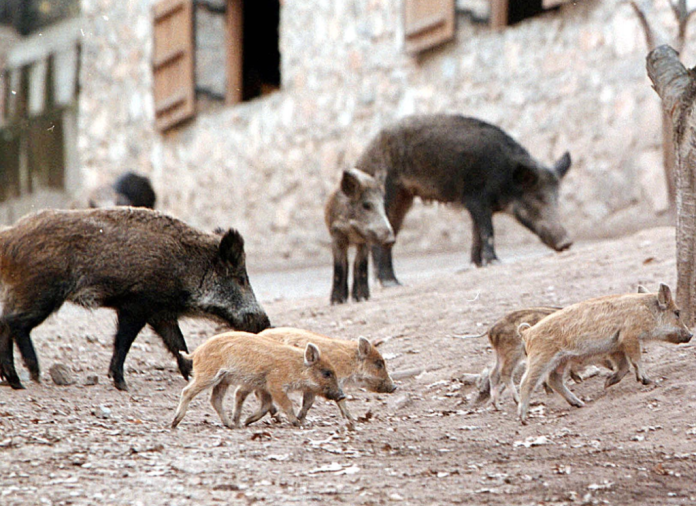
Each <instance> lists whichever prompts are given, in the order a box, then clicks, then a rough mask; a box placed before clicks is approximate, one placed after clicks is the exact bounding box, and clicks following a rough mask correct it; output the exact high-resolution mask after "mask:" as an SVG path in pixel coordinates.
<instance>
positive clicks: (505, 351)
mask: <svg viewBox="0 0 696 506" xmlns="http://www.w3.org/2000/svg"><path fill="white" fill-rule="evenodd" d="M559 309H561V308H559V307H549V306H540V307H530V308H526V309H520V310H517V311H513V312H511V313H508V314H506V315H505V316H503V317H502V318H500V319H499V320H498V321H496V322H495V323H494V324H493V325H492V326H491V327H490V329H488V332H487V334H488V340H489V341H490V343H491V346H492V347H493V352H494V353H495V365H494V366H493V368H492V369H491V370H490V371H489V372H488V373H487V374H482V377H481V384H480V385H479V398H478V402H483V401H485V400H487V399H488V397H489V396H490V399H491V402H492V403H493V406H494V407H495V408H496V409H498V408H499V404H498V401H499V396H500V394H501V393H502V392H503V390H505V387H506V386H507V387H509V389H510V392H511V393H512V397H513V399H514V400H515V402H519V396H518V394H517V387H515V383H514V381H513V376H514V373H515V370H516V369H517V368H518V367H519V366H520V365H522V363H523V362H524V358H525V354H524V344H523V343H522V338H521V337H520V334H519V333H518V331H517V329H518V327H519V326H520V325H522V324H523V323H527V324H529V325H535V324H536V323H537V322H538V321H539V320H541V319H542V318H544V317H546V316H548V315H550V314H551V313H555V312H556V311H558V310H559Z"/></svg>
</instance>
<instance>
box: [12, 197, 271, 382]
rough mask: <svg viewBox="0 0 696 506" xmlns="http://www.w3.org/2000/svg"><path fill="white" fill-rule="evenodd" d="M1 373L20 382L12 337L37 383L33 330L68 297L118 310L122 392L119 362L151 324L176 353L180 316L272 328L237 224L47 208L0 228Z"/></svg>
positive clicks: (115, 372)
mask: <svg viewBox="0 0 696 506" xmlns="http://www.w3.org/2000/svg"><path fill="white" fill-rule="evenodd" d="M0 285H1V286H2V290H1V291H0V301H1V302H2V315H1V316H0V378H6V379H7V381H8V382H9V383H10V385H11V386H12V387H13V388H23V387H22V384H21V383H20V381H19V378H18V377H17V373H16V371H15V367H14V360H13V351H12V342H13V341H14V342H15V343H16V344H17V346H18V348H19V351H20V352H21V354H22V357H23V359H24V362H25V364H26V366H27V368H28V369H29V372H30V373H31V377H32V379H33V380H35V381H39V364H38V360H37V358H36V352H35V351H34V347H33V345H32V342H31V339H30V337H29V333H30V332H31V330H32V329H33V328H34V327H36V326H37V325H39V324H40V323H41V322H43V321H44V320H45V319H46V318H47V317H48V316H49V315H50V314H51V313H53V312H54V311H57V310H58V309H59V308H60V307H61V305H62V304H63V302H65V301H69V302H74V303H76V304H79V305H81V306H84V307H87V308H98V307H108V308H113V309H115V310H116V314H117V316H118V329H117V332H116V336H115V339H114V353H113V356H112V358H111V364H110V366H109V375H110V376H111V377H112V378H113V381H114V385H115V386H116V388H118V389H120V390H126V388H127V386H126V382H125V380H124V379H123V363H124V361H125V358H126V354H127V353H128V350H129V349H130V347H131V344H132V343H133V341H134V340H135V338H136V336H137V335H138V333H139V332H140V330H141V329H142V328H143V327H144V326H145V325H150V326H151V327H152V328H153V329H154V331H155V332H156V333H157V334H158V335H159V336H160V337H161V338H162V340H163V341H164V344H165V345H166V347H167V349H168V350H169V351H170V352H171V353H172V354H173V355H174V356H175V357H176V360H177V363H178V366H179V370H180V371H181V374H182V375H183V376H184V377H185V378H188V375H189V372H190V364H188V363H187V362H186V361H185V360H184V359H183V358H182V357H181V356H180V355H179V352H180V351H186V343H185V341H184V337H183V335H182V333H181V329H180V328H179V324H178V322H177V320H178V318H179V317H181V316H202V317H209V318H215V319H218V320H220V321H222V322H224V323H227V324H229V325H230V326H232V327H233V328H235V329H240V330H247V331H251V332H258V331H261V330H263V329H265V328H266V327H269V326H270V322H269V320H268V316H267V315H266V313H265V312H264V310H263V309H262V307H261V306H260V305H259V303H258V302H257V300H256V297H255V296H254V291H253V290H252V288H251V286H250V285H249V278H248V276H247V272H246V264H245V256H244V240H243V239H242V236H241V235H240V234H239V232H237V231H236V230H229V231H227V232H226V233H224V234H218V235H216V234H209V233H205V232H201V231H199V230H196V229H194V228H192V227H190V226H188V225H186V224H185V223H183V222H182V221H179V220H177V219H175V218H172V217H170V216H167V215H165V214H162V213H159V212H157V211H151V210H149V209H141V208H137V209H136V208H132V207H122V208H110V209H88V210H77V211H57V210H47V211H41V212H39V213H36V214H33V215H30V216H27V217H24V218H22V219H21V220H20V221H18V222H17V224H16V225H14V226H13V227H9V228H7V229H5V230H2V231H0Z"/></svg>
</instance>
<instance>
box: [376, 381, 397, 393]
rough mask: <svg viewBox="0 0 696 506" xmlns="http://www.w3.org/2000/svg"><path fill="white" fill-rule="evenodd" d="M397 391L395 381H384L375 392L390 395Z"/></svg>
mask: <svg viewBox="0 0 696 506" xmlns="http://www.w3.org/2000/svg"><path fill="white" fill-rule="evenodd" d="M395 390H396V385H395V384H394V382H393V381H391V380H389V381H383V382H381V383H380V384H379V385H378V386H377V388H375V392H377V393H379V394H390V393H392V392H394V391H395Z"/></svg>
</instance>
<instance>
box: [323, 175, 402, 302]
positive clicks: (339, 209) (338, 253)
mask: <svg viewBox="0 0 696 506" xmlns="http://www.w3.org/2000/svg"><path fill="white" fill-rule="evenodd" d="M324 216H325V219H326V226H327V227H328V229H329V233H330V234H331V241H332V242H331V249H332V251H333V260H334V275H333V287H332V289H331V303H332V304H341V303H343V302H345V301H346V300H347V299H348V249H349V247H350V246H351V245H354V246H355V247H356V253H355V260H354V263H353V291H352V295H353V300H355V301H360V300H367V299H369V298H370V287H369V282H368V268H367V267H368V266H367V264H368V257H369V251H370V250H369V246H370V245H372V244H389V243H391V242H394V233H393V231H392V228H391V225H390V224H389V220H387V215H386V214H385V212H384V193H383V192H382V188H381V186H380V184H379V183H378V182H377V180H376V179H375V178H373V177H372V176H370V175H368V174H365V173H364V172H361V171H359V170H356V169H351V170H347V171H344V172H343V177H342V178H341V184H340V186H339V188H338V189H336V190H335V191H334V192H333V193H332V194H331V195H330V196H329V199H328V200H327V202H326V207H325V209H324Z"/></svg>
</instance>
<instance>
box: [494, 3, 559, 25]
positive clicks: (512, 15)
mask: <svg viewBox="0 0 696 506" xmlns="http://www.w3.org/2000/svg"><path fill="white" fill-rule="evenodd" d="M569 1H570V0H524V1H523V2H522V1H518V0H490V3H491V7H490V8H491V14H490V25H491V27H492V28H502V27H504V26H509V25H514V24H515V23H519V22H520V21H522V20H524V19H527V18H531V17H533V16H536V15H538V14H541V13H542V12H545V11H548V10H551V9H554V8H556V7H558V6H559V5H561V4H563V3H566V2H569Z"/></svg>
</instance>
